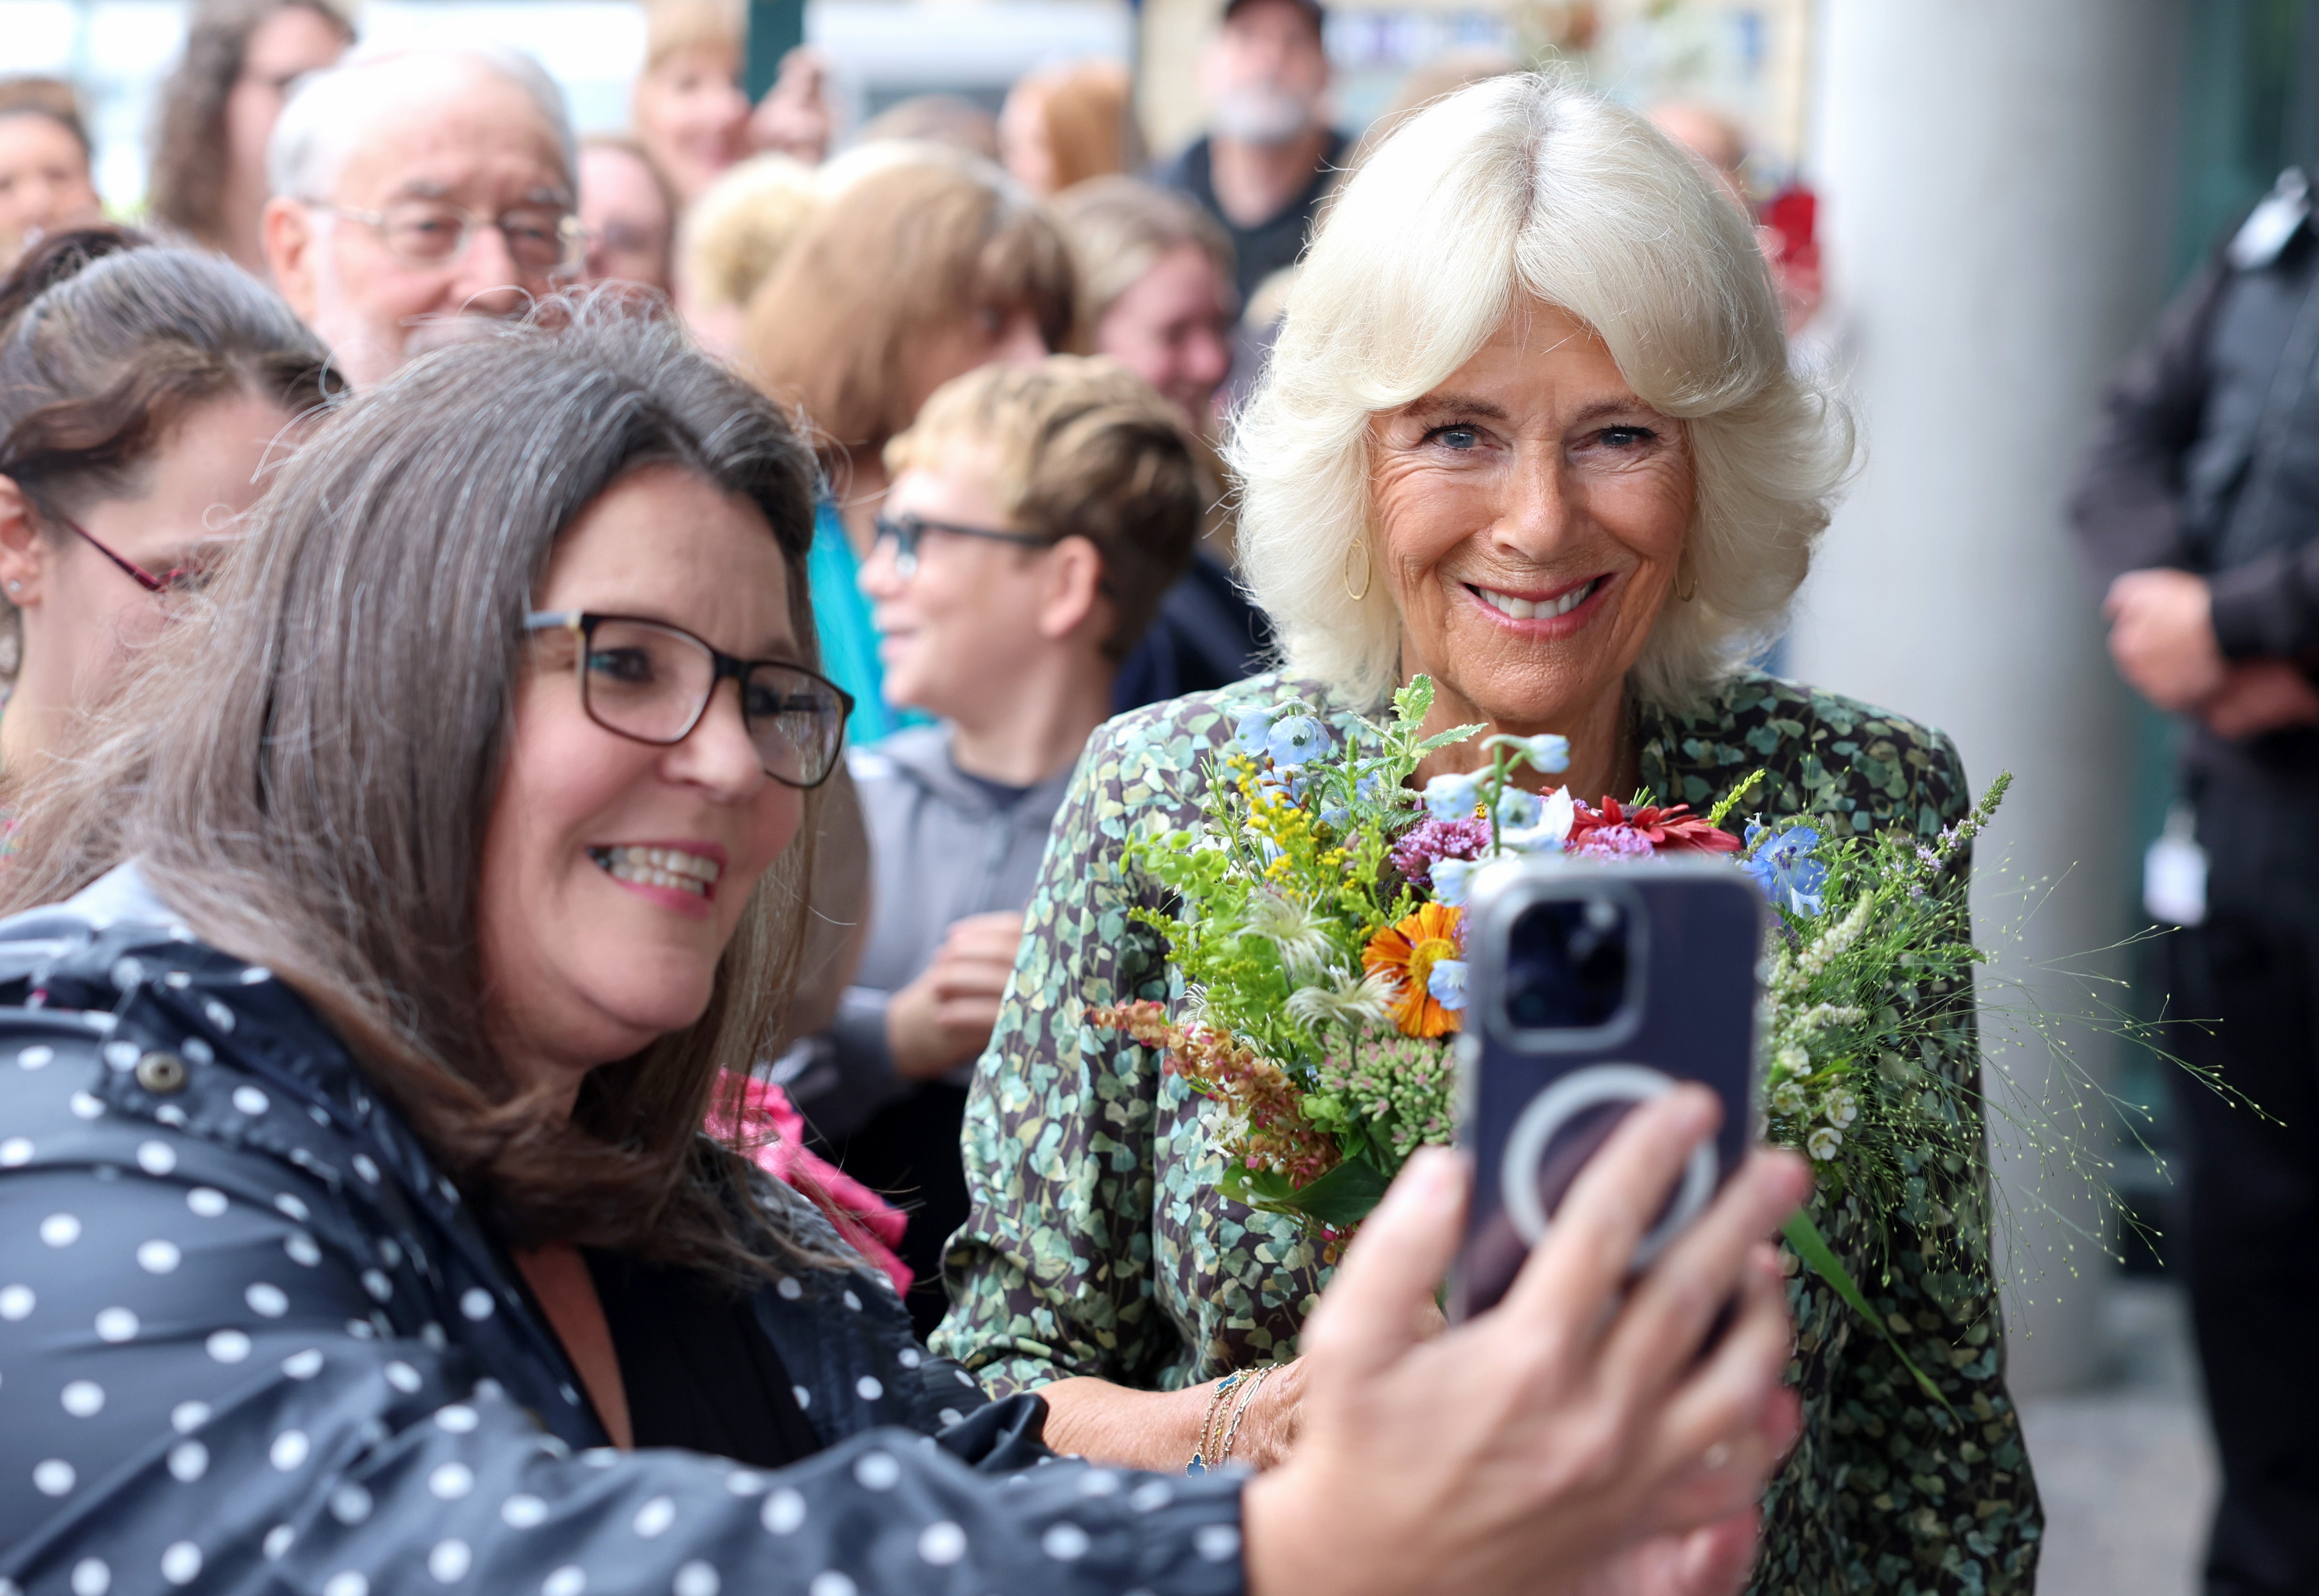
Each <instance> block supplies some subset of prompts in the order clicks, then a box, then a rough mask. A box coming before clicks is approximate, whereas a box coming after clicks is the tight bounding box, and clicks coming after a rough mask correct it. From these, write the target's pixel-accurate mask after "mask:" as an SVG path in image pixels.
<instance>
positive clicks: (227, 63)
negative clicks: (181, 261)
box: [146, 0, 355, 276]
mask: <svg viewBox="0 0 2319 1596" xmlns="http://www.w3.org/2000/svg"><path fill="white" fill-rule="evenodd" d="M354 41H355V30H354V24H353V23H351V22H350V21H349V20H348V16H347V11H346V10H345V9H343V8H342V7H341V5H339V4H338V0H198V3H197V4H196V5H194V11H193V15H192V17H191V18H190V19H189V20H188V21H187V23H186V25H185V55H184V56H183V57H182V58H180V59H179V60H178V62H177V65H176V69H175V70H174V71H172V72H171V73H170V74H169V76H168V77H167V79H166V80H165V81H164V82H163V83H162V85H161V92H160V98H159V101H158V104H156V106H155V109H154V118H153V122H154V130H153V164H152V168H151V170H152V178H151V185H150V187H149V189H148V191H147V196H146V198H147V203H148V204H149V207H150V208H151V212H152V217H153V221H155V222H156V223H158V224H160V225H162V226H165V227H167V228H169V229H171V230H174V231H176V232H177V233H180V234H182V235H184V236H185V238H186V239H191V240H192V241H193V242H194V243H197V244H200V245H201V246H203V248H209V249H215V250H219V251H221V253H223V254H224V255H225V256H226V257H228V258H230V260H232V261H233V263H234V264H235V265H237V266H240V267H242V268H243V269H244V270H245V271H249V272H255V273H256V274H257V275H259V276H264V275H266V240H265V236H264V231H263V229H262V226H261V222H262V220H263V217H264V213H265V211H266V198H267V196H268V195H269V194H272V192H273V190H272V188H271V187H270V186H269V185H268V183H267V180H266V140H268V139H269V138H271V137H272V136H273V132H274V123H275V119H276V118H278V117H279V116H280V115H281V114H282V107H283V105H284V103H285V102H286V101H287V100H288V98H289V95H290V88H291V86H292V85H293V84H294V83H296V82H297V80H298V79H299V78H301V77H304V76H305V75H306V74H307V73H309V72H319V71H320V70H321V69H322V68H326V67H331V66H335V65H337V64H338V58H339V57H341V56H343V55H345V54H346V52H347V49H348V48H349V47H350V46H351V45H352V44H353V43H354Z"/></svg>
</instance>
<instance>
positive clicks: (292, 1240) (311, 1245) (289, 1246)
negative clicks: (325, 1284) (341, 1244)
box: [282, 1231, 322, 1269]
mask: <svg viewBox="0 0 2319 1596" xmlns="http://www.w3.org/2000/svg"><path fill="white" fill-rule="evenodd" d="M282 1250H283V1251H284V1252H286V1253H288V1254H289V1255H290V1261H291V1262H292V1263H293V1264H298V1265H301V1266H302V1267H305V1268H309V1269H311V1268H312V1267H314V1266H315V1265H316V1264H319V1263H320V1262H321V1261H322V1249H321V1248H320V1247H319V1246H317V1245H316V1244H315V1241H314V1238H312V1237H311V1236H309V1235H308V1234H306V1232H305V1231H291V1232H290V1233H289V1234H288V1235H286V1236H284V1237H283V1238H282Z"/></svg>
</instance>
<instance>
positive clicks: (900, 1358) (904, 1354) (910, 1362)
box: [894, 1347, 926, 1369]
mask: <svg viewBox="0 0 2319 1596" xmlns="http://www.w3.org/2000/svg"><path fill="white" fill-rule="evenodd" d="M925 1360H926V1359H925V1354H924V1353H922V1352H920V1351H919V1350H918V1349H917V1348H916V1347H905V1348H902V1349H901V1350H900V1351H899V1352H897V1353H896V1354H894V1361H895V1362H896V1363H898V1364H900V1365H901V1366H903V1367H904V1368H906V1369H914V1368H916V1367H917V1366H919V1365H920V1364H922V1363H924V1362H925Z"/></svg>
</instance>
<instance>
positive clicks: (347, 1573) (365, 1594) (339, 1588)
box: [322, 1568, 370, 1596]
mask: <svg viewBox="0 0 2319 1596" xmlns="http://www.w3.org/2000/svg"><path fill="white" fill-rule="evenodd" d="M322 1596H370V1582H369V1581H368V1580H366V1579H365V1578H363V1576H362V1575H361V1574H359V1573H356V1572H355V1571H354V1570H353V1569H351V1568H347V1569H341V1570H339V1571H338V1573H334V1574H332V1575H331V1576H330V1577H329V1578H328V1579H326V1580H324V1581H323V1582H322Z"/></svg>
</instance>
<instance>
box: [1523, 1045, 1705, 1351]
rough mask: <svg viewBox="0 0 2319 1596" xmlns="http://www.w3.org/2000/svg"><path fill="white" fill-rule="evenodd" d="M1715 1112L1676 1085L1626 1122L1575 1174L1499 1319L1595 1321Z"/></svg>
mask: <svg viewBox="0 0 2319 1596" xmlns="http://www.w3.org/2000/svg"><path fill="white" fill-rule="evenodd" d="M1722 1113H1723V1109H1722V1105H1721V1104H1719V1102H1718V1101H1717V1100H1716V1097H1715V1095H1714V1094H1713V1093H1711V1092H1710V1091H1708V1090H1707V1089H1706V1088H1705V1087H1698V1086H1682V1087H1676V1088H1675V1089H1674V1091H1672V1092H1670V1093H1668V1094H1667V1095H1666V1096H1664V1097H1661V1098H1658V1099H1657V1100H1656V1101H1654V1102H1650V1103H1646V1104H1644V1105H1642V1106H1641V1107H1639V1108H1638V1109H1636V1110H1635V1111H1634V1112H1633V1113H1632V1114H1629V1115H1628V1116H1627V1117H1626V1119H1625V1120H1624V1121H1623V1122H1621V1123H1620V1126H1619V1128H1618V1130H1617V1131H1616V1132H1613V1133H1612V1135H1611V1139H1610V1140H1609V1141H1606V1142H1604V1143H1603V1144H1602V1150H1601V1151H1599V1152H1597V1153H1596V1154H1595V1155H1594V1156H1593V1158H1592V1159H1588V1160H1587V1163H1586V1167H1585V1168H1584V1169H1583V1170H1581V1171H1580V1172H1579V1176H1578V1178H1577V1180H1576V1181H1575V1183H1574V1184H1573V1185H1572V1186H1571V1188H1570V1195H1568V1196H1567V1197H1566V1198H1565V1199H1563V1204H1562V1207H1561V1208H1560V1209H1559V1210H1558V1211H1557V1213H1555V1215H1554V1226H1553V1229H1551V1230H1550V1231H1548V1232H1547V1234H1546V1237H1545V1239H1544V1240H1541V1241H1540V1242H1539V1243H1538V1246H1536V1247H1535V1248H1533V1249H1531V1250H1530V1256H1529V1261H1527V1262H1526V1263H1524V1264H1523V1265H1522V1269H1521V1273H1520V1275H1519V1276H1516V1277H1515V1279H1514V1284H1513V1288H1512V1289H1511V1291H1509V1292H1508V1293H1507V1294H1506V1300H1505V1303H1504V1305H1503V1307H1502V1310H1501V1311H1502V1312H1508V1313H1511V1314H1512V1315H1513V1316H1514V1318H1515V1319H1516V1320H1517V1321H1520V1322H1525V1323H1531V1324H1553V1323H1575V1324H1591V1323H1593V1322H1594V1321H1596V1320H1598V1319H1599V1318H1601V1317H1602V1310H1603V1308H1604V1307H1605V1306H1606V1305H1607V1304H1608V1303H1609V1302H1610V1299H1611V1295H1612V1294H1613V1293H1615V1292H1616V1291H1617V1290H1618V1289H1619V1288H1620V1286H1622V1285H1625V1283H1626V1279H1627V1270H1628V1266H1629V1264H1630V1263H1631V1262H1632V1261H1633V1258H1634V1256H1635V1247H1636V1244H1637V1243H1638V1242H1639V1241H1640V1240H1642V1239H1643V1233H1644V1231H1646V1230H1647V1229H1648V1228H1649V1226H1650V1224H1651V1222H1652V1221H1653V1219H1654V1218H1655V1217H1656V1215H1657V1213H1658V1212H1659V1210H1660V1208H1661V1207H1662V1206H1663V1205H1664V1204H1665V1202H1666V1198H1667V1194H1668V1193H1669V1192H1670V1191H1672V1190H1673V1189H1674V1182H1675V1177H1676V1176H1677V1175H1678V1174H1680V1173H1681V1172H1682V1169H1683V1162H1684V1160H1686V1159H1689V1158H1690V1157H1691V1150H1692V1149H1693V1148H1695V1147H1697V1146H1698V1145H1699V1144H1700V1142H1701V1141H1704V1140H1706V1138H1708V1137H1709V1136H1711V1135H1713V1134H1714V1132H1715V1126H1716V1123H1717V1122H1718V1121H1719V1119H1720V1118H1721V1117H1722Z"/></svg>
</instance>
